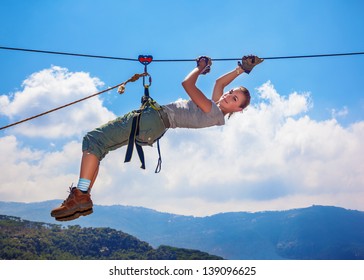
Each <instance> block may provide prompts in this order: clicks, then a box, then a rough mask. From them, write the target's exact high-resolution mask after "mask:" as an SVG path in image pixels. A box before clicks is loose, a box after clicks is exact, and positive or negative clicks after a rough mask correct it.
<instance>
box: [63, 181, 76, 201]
mask: <svg viewBox="0 0 364 280" xmlns="http://www.w3.org/2000/svg"><path fill="white" fill-rule="evenodd" d="M68 188H69V190H68V191H67V192H68V193H69V195H68V197H67V198H66V199H65V200H64V201H63V203H62V205H64V204H65V203H67V201H68V200H70V199H72V198H73V192H74V189H76V188H75V187H74V186H73V183H72V184H71V186H70V187H68Z"/></svg>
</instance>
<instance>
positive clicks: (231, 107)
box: [219, 88, 246, 114]
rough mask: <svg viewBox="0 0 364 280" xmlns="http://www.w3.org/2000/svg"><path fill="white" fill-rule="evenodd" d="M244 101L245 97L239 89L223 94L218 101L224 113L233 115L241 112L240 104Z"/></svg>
mask: <svg viewBox="0 0 364 280" xmlns="http://www.w3.org/2000/svg"><path fill="white" fill-rule="evenodd" d="M245 101H246V97H245V95H244V94H243V92H242V91H241V90H240V89H239V88H234V89H232V90H230V91H228V92H225V93H224V94H223V95H222V96H221V98H220V99H219V106H220V109H221V110H222V111H223V112H224V113H225V114H227V113H234V112H239V111H242V110H243V109H242V108H241V106H242V104H243V103H244V102H245Z"/></svg>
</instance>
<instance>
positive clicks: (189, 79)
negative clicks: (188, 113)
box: [182, 61, 212, 113]
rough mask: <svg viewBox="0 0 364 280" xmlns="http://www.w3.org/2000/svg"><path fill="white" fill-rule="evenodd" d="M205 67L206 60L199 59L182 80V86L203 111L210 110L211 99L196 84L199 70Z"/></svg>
mask: <svg viewBox="0 0 364 280" xmlns="http://www.w3.org/2000/svg"><path fill="white" fill-rule="evenodd" d="M205 67H206V62H205V61H201V62H200V63H199V65H198V66H197V67H196V68H195V69H193V70H192V71H191V72H190V73H189V74H188V75H187V76H186V78H185V79H184V81H183V82H182V86H183V88H184V89H185V91H186V92H187V94H188V95H189V96H190V98H191V99H192V101H193V102H194V103H195V104H196V105H197V106H198V107H199V108H200V109H201V110H202V111H203V112H205V113H208V112H210V111H211V106H212V103H211V100H210V99H208V98H207V97H206V96H205V95H204V94H203V92H202V91H201V90H200V89H199V88H198V87H197V86H196V82H197V78H198V76H199V75H200V73H201V71H203V69H204V68H205Z"/></svg>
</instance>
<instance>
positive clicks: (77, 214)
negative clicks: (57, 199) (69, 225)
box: [55, 208, 94, 222]
mask: <svg viewBox="0 0 364 280" xmlns="http://www.w3.org/2000/svg"><path fill="white" fill-rule="evenodd" d="M93 212H94V210H93V209H92V208H90V209H86V210H83V211H77V212H75V213H73V214H71V215H68V216H63V217H55V219H56V221H60V222H65V221H72V220H75V219H77V218H79V217H81V216H87V215H90V214H92V213H93Z"/></svg>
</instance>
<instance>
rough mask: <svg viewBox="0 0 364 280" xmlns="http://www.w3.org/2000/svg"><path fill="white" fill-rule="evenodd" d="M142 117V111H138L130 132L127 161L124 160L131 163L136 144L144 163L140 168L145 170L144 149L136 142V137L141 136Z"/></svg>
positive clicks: (141, 160)
mask: <svg viewBox="0 0 364 280" xmlns="http://www.w3.org/2000/svg"><path fill="white" fill-rule="evenodd" d="M140 116H141V111H137V112H136V113H135V114H134V117H133V122H132V125H131V131H130V136H129V141H128V147H127V149H126V154H125V160H124V162H129V161H130V160H131V157H132V155H133V149H134V144H135V147H136V149H137V152H138V156H139V159H140V162H141V163H142V165H141V167H140V168H142V169H145V158H144V152H143V149H142V147H141V146H140V145H139V144H138V143H137V142H136V141H135V139H136V136H138V135H139V122H140Z"/></svg>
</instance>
